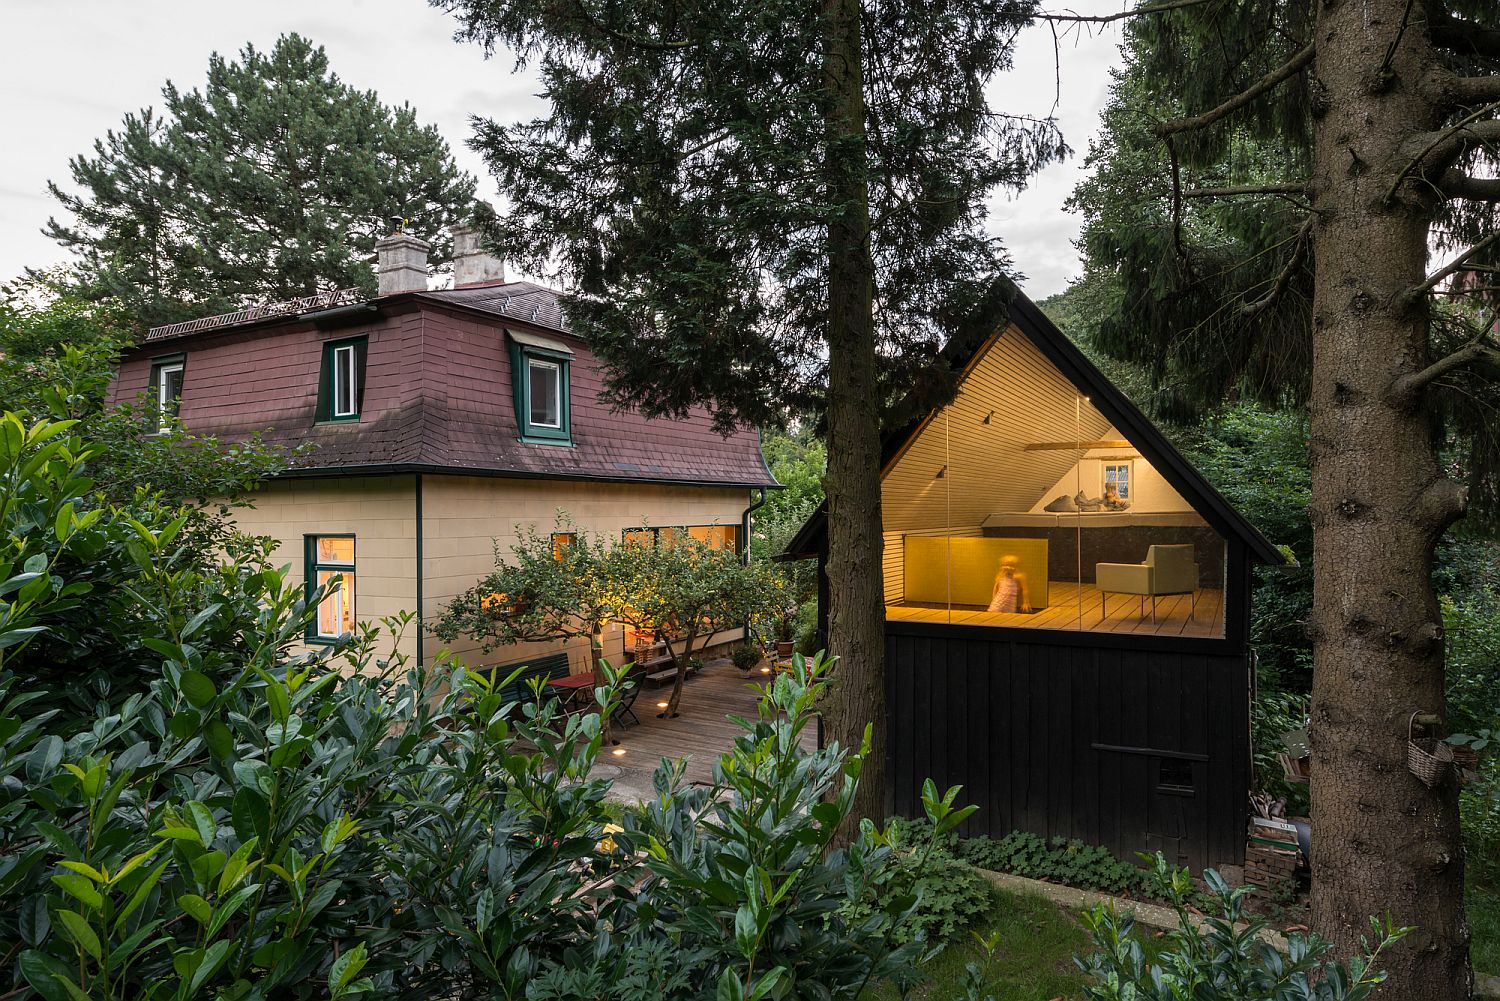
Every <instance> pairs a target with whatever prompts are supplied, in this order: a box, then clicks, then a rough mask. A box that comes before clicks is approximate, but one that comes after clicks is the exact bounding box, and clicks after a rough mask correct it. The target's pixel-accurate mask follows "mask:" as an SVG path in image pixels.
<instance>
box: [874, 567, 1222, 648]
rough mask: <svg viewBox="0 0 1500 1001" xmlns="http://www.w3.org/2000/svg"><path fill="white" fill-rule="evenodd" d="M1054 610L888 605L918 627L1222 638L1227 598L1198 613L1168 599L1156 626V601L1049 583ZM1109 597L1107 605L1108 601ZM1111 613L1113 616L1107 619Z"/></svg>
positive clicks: (1217, 596)
mask: <svg viewBox="0 0 1500 1001" xmlns="http://www.w3.org/2000/svg"><path fill="white" fill-rule="evenodd" d="M1047 587H1048V590H1049V592H1050V593H1049V597H1050V600H1051V604H1050V605H1048V606H1047V607H1046V608H1044V609H1042V610H1041V611H1039V612H1036V613H1035V614H1032V615H1016V614H1011V613H1006V612H987V611H985V610H984V609H982V608H980V607H978V606H977V605H954V606H953V607H952V608H951V609H949V608H946V607H943V606H941V605H927V604H912V605H907V604H901V605H887V606H886V607H885V617H886V618H887V619H898V620H906V621H916V622H952V623H955V624H963V625H984V626H1014V627H1016V628H1020V629H1080V628H1081V629H1087V630H1093V631H1098V632H1110V633H1147V634H1150V633H1155V634H1156V635H1158V636H1210V637H1216V636H1223V635H1224V609H1223V604H1224V602H1223V592H1222V591H1220V590H1219V589H1218V588H1207V587H1206V588H1201V589H1200V590H1199V591H1198V600H1197V603H1196V607H1195V606H1194V602H1193V600H1192V597H1191V596H1190V595H1186V594H1178V595H1168V596H1164V597H1160V598H1157V599H1156V621H1155V622H1153V621H1152V619H1151V600H1150V599H1149V598H1148V599H1146V606H1145V613H1144V614H1142V612H1141V599H1140V598H1138V597H1134V596H1132V595H1125V594H1110V595H1107V596H1101V595H1100V593H1099V590H1098V588H1096V587H1094V586H1093V585H1092V584H1075V583H1071V582H1069V581H1050V582H1048V585H1047ZM1106 597H1107V601H1105V600H1103V599H1104V598H1106ZM1105 607H1107V608H1108V611H1109V614H1108V615H1105V614H1104V608H1105Z"/></svg>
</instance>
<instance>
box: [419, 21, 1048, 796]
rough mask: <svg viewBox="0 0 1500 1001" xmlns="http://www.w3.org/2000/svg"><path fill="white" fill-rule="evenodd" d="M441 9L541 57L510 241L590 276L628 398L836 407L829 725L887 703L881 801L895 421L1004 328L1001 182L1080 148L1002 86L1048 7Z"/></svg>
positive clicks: (508, 143) (530, 56) (576, 274)
mask: <svg viewBox="0 0 1500 1001" xmlns="http://www.w3.org/2000/svg"><path fill="white" fill-rule="evenodd" d="M438 5H439V6H442V7H444V8H445V9H451V10H453V11H454V12H455V13H456V14H457V15H458V17H459V18H460V21H461V25H462V27H461V30H460V35H461V36H462V37H466V38H468V39H471V40H474V41H477V42H479V43H480V44H482V45H484V46H486V48H493V47H494V46H495V45H497V44H504V45H507V46H509V47H510V48H511V49H513V50H514V51H515V52H517V53H519V54H520V56H521V58H522V59H523V60H532V61H535V62H536V63H537V64H539V66H540V69H541V72H542V76H543V80H544V85H545V88H546V96H547V98H548V99H549V100H550V102H551V110H550V113H549V114H548V116H547V117H546V118H543V119H540V120H537V121H534V122H531V123H528V124H523V125H520V126H515V127H503V126H500V125H497V124H495V123H493V122H482V123H481V124H480V126H479V129H478V134H477V136H476V138H475V140H474V141H473V145H474V146H475V148H477V149H478V150H480V151H481V152H482V153H483V154H484V155H485V157H486V158H487V160H488V163H489V165H490V167H491V169H492V170H493V172H494V173H495V174H496V176H497V177H498V178H499V180H500V183H501V186H502V189H503V190H504V191H505V192H506V194H507V195H508V196H509V209H508V211H507V213H506V214H505V215H504V216H503V217H502V218H501V219H500V220H499V222H498V225H497V226H496V227H495V232H494V239H495V241H496V242H497V243H498V244H499V246H500V248H501V249H502V250H503V251H504V252H505V253H506V254H507V255H508V256H511V257H512V258H518V259H519V260H520V262H521V263H522V264H523V266H530V267H533V268H545V267H548V266H549V265H551V266H553V267H555V268H556V269H557V270H558V271H559V272H560V273H561V274H562V276H563V277H564V278H565V279H566V280H567V282H568V284H569V285H570V287H571V289H572V293H571V295H570V296H569V297H568V302H567V308H568V311H569V315H570V319H571V322H572V323H573V324H574V328H575V329H576V330H578V331H579V332H580V333H582V334H584V335H585V336H587V337H588V338H589V340H590V342H591V345H592V347H593V349H594V350H595V351H596V352H597V353H598V354H600V355H601V356H602V357H603V358H604V359H605V360H606V361H607V363H608V364H609V366H610V376H609V380H608V390H609V392H610V393H611V395H612V396H613V398H614V399H615V400H617V401H618V402H620V403H622V404H625V405H628V406H634V407H639V408H640V409H642V410H644V411H645V412H646V413H648V414H680V413H682V412H683V411H684V410H685V409H686V408H687V407H689V406H690V405H693V404H704V405H706V406H708V407H709V408H711V410H712V411H713V412H714V414H715V416H716V418H717V419H718V421H719V423H720V424H721V425H723V426H727V425H731V424H733V423H735V422H738V421H745V422H751V423H757V424H775V423H778V422H780V421H782V420H784V419H785V416H786V414H787V413H788V412H789V411H798V412H808V413H813V414H816V415H817V417H818V419H819V420H820V421H821V423H822V425H823V427H824V429H825V431H826V440H827V445H828V471H827V476H826V480H825V484H826V488H827V498H828V507H829V511H830V517H829V557H828V564H827V570H828V578H829V584H830V591H831V595H832V597H831V602H830V608H829V609H828V612H829V646H830V648H831V650H832V652H833V653H835V654H837V655H838V656H839V657H841V658H842V660H841V662H840V665H839V667H838V668H837V669H836V674H837V675H838V679H839V680H838V683H837V684H836V685H835V686H834V690H833V691H834V695H833V697H832V698H831V700H830V702H829V703H828V705H827V706H826V707H825V710H824V722H825V726H826V730H827V732H828V733H829V735H830V736H831V737H832V738H834V739H837V740H838V741H840V742H841V743H842V744H844V745H845V746H850V745H854V746H858V744H859V742H860V740H861V737H862V735H863V730H864V726H865V723H866V722H867V721H873V722H874V724H875V726H876V731H875V740H876V747H875V752H874V753H873V754H871V755H870V756H869V757H868V758H867V759H866V765H865V769H866V772H865V774H864V776H863V777H862V779H861V783H860V796H861V800H860V802H859V803H858V804H857V807H856V812H858V813H860V814H862V815H864V816H871V817H879V816H881V815H883V813H884V810H885V803H884V776H883V770H884V760H885V758H884V750H883V743H882V742H883V739H884V734H883V732H882V731H883V723H884V701H885V698H884V697H885V692H884V675H883V669H882V660H883V652H884V637H883V628H884V626H883V620H884V608H883V600H882V595H881V581H880V574H879V572H878V568H879V566H880V559H881V548H882V537H881V516H880V479H879V459H880V446H879V442H880V428H881V423H882V417H883V416H884V412H885V410H886V404H887V403H888V401H890V400H891V399H893V398H894V397H895V396H896V395H898V392H899V391H903V390H905V389H909V388H911V387H912V386H913V385H914V384H916V383H920V382H922V381H923V380H924V378H926V379H931V377H933V376H934V374H935V373H936V372H937V371H938V368H939V367H938V366H934V365H932V364H931V361H932V359H933V357H934V355H935V353H936V351H937V348H938V346H939V344H940V343H941V341H942V340H943V339H944V338H945V337H947V336H949V335H950V334H952V333H954V332H955V331H959V330H964V331H967V330H968V328H967V327H966V326H965V321H966V320H967V319H968V318H971V317H973V316H975V315H981V316H983V317H984V318H985V320H986V321H987V322H988V329H987V330H986V331H985V332H986V333H988V332H990V331H993V329H994V324H995V323H996V322H1003V316H1004V309H1003V307H1004V304H1005V303H1006V302H1007V301H1008V298H1009V296H1010V294H1011V290H1012V288H1013V286H1012V285H1011V284H1010V282H1009V281H1008V280H1007V279H1006V277H1005V270H1006V265H1007V261H1006V258H1005V256H1004V253H1003V250H1002V248H1001V247H1000V246H999V244H998V243H997V242H996V241H995V240H993V239H990V238H988V237H987V236H986V235H984V233H983V232H982V230H981V224H982V221H983V215H984V210H983V199H984V197H985V196H986V195H987V194H988V193H989V192H990V191H992V190H993V189H994V188H995V187H997V186H1010V187H1019V186H1020V185H1021V184H1022V183H1024V181H1025V179H1026V178H1027V177H1029V176H1030V174H1031V173H1032V172H1033V171H1034V170H1036V169H1037V167H1038V166H1040V165H1041V164H1044V163H1046V162H1048V161H1050V160H1052V159H1054V158H1056V157H1057V156H1059V155H1060V154H1061V152H1062V144H1061V139H1060V137H1059V136H1058V134H1057V132H1056V130H1055V128H1054V127H1053V125H1052V123H1051V122H1050V121H1040V122H1039V121H1032V120H1023V119H1018V118H1013V117H1009V116H1005V115H1002V114H999V113H997V112H996V111H995V110H994V109H992V108H990V107H989V106H988V104H987V102H986V99H985V96H984V92H983V88H984V84H985V82H986V81H987V80H988V79H990V77H991V76H992V75H993V74H995V73H997V72H999V71H1001V70H1004V69H1005V68H1007V67H1008V65H1009V61H1010V54H1011V44H1012V42H1013V40H1014V37H1015V34H1016V32H1017V31H1018V30H1019V29H1020V27H1021V26H1022V25H1024V24H1026V23H1027V22H1028V19H1029V17H1030V15H1031V13H1032V12H1033V9H1034V6H1033V2H1032V0H955V2H950V3H944V4H942V5H940V7H939V8H937V9H928V8H918V7H907V6H904V5H901V4H893V3H884V2H866V3H860V2H858V0H826V2H825V3H823V4H821V5H819V4H807V3H800V2H791V0H769V2H760V3H743V2H740V0H687V2H681V0H671V2H662V0H642V2H637V3H630V4H618V3H611V2H605V0H581V2H576V3H574V2H570V3H566V4H552V3H510V2H505V0H458V2H451V3H450V2H448V0H441V2H440V3H438ZM978 326H979V325H978V324H976V329H977V327H978ZM939 381H940V380H939Z"/></svg>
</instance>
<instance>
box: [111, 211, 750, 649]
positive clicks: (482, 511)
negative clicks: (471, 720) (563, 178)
mask: <svg viewBox="0 0 1500 1001" xmlns="http://www.w3.org/2000/svg"><path fill="white" fill-rule="evenodd" d="M455 236H456V240H455V250H456V254H455V271H454V286H453V287H452V288H450V289H444V290H429V289H428V288H427V277H428V269H427V262H426V255H427V245H426V244H425V243H424V242H423V241H421V240H419V239H417V238H416V237H414V236H412V235H410V234H405V233H397V234H393V235H392V236H390V237H387V238H386V239H385V240H383V241H381V243H380V244H379V245H378V247H377V250H378V255H379V270H380V292H379V295H378V296H377V297H376V298H374V299H368V300H367V299H364V298H362V297H360V296H359V295H357V294H356V293H354V292H352V291H350V292H344V293H339V292H335V293H330V294H326V295H322V296H315V297H312V298H310V299H303V300H296V301H293V302H289V303H280V304H276V305H274V306H269V307H257V308H252V309H247V310H243V311H240V312H238V313H231V314H227V315H223V316H217V317H206V318H203V319H199V320H192V321H188V322H186V323H179V324H174V325H171V326H168V327H160V328H157V329H154V330H152V331H151V332H150V333H149V334H148V335H147V336H146V337H145V338H144V339H143V341H142V342H141V344H139V345H138V346H137V347H135V348H133V349H131V350H130V351H129V352H128V353H127V354H126V355H125V357H124V358H123V360H122V363H121V365H120V368H119V373H118V375H117V377H116V379H115V382H114V384H113V386H112V388H111V396H112V399H113V400H115V401H123V400H130V399H135V398H137V397H138V396H140V395H142V394H144V395H145V398H146V400H147V402H148V404H149V405H150V406H149V407H148V410H149V411H150V412H152V413H154V414H160V415H173V416H175V417H177V418H178V419H180V421H181V422H182V424H183V425H184V426H185V427H187V428H189V429H191V430H192V431H194V432H195V433H199V434H205V435H215V436H218V437H220V438H221V439H224V440H228V441H233V440H237V439H243V438H245V437H247V436H249V435H251V434H254V433H260V434H262V435H263V437H264V438H265V440H267V441H270V442H275V443H280V444H283V445H286V446H296V445H300V444H302V443H305V442H309V443H312V444H313V445H314V446H315V447H314V448H313V449H312V450H310V451H309V452H308V453H307V454H306V455H304V456H302V457H301V458H299V459H298V460H297V462H296V464H295V465H294V467H293V468H291V469H289V470H287V471H286V472H285V473H283V474H282V475H280V476H277V477H275V478H274V479H273V480H271V481H270V482H268V483H266V484H265V485H264V486H263V487H262V489H261V490H260V492H259V493H258V494H257V495H256V498H255V506H254V507H253V508H251V509H248V510H242V511H239V512H237V513H236V515H235V517H236V520H237V522H238V524H239V526H240V527H241V528H242V529H243V530H245V531H247V532H250V533H253V534H256V535H266V536H271V537H272V538H274V539H276V540H277V544H278V545H277V550H276V556H277V558H278V560H280V561H281V562H284V563H286V564H290V566H291V568H292V572H293V574H294V575H296V576H297V577H299V578H300V579H302V580H303V581H305V582H306V584H307V586H309V587H312V586H313V585H315V584H317V583H318V582H320V581H324V580H327V579H329V578H330V577H333V576H338V577H340V578H342V580H343V581H344V587H343V588H342V590H341V591H340V592H339V593H337V594H335V595H333V596H331V597H330V598H328V599H327V600H326V601H325V602H324V604H323V606H322V607H320V609H319V614H318V617H317V621H316V622H315V624H314V627H313V629H312V630H311V631H310V634H309V637H308V639H309V642H319V641H327V640H330V639H333V638H335V637H337V636H338V635H340V634H341V633H344V632H347V631H348V630H350V629H351V628H352V627H353V625H354V623H355V622H356V621H364V620H374V619H377V618H379V617H381V616H384V615H390V614H394V613H397V612H400V611H420V618H421V619H425V620H426V621H428V622H431V621H432V620H433V619H435V618H436V616H437V615H438V614H440V611H441V609H442V608H443V606H444V605H445V604H446V603H447V602H448V601H449V600H450V599H451V598H452V597H453V596H454V595H456V594H457V593H458V592H460V591H462V590H463V589H465V588H467V587H469V586H471V585H472V584H473V583H474V582H475V581H476V580H477V579H478V578H480V577H481V576H483V575H484V574H485V573H487V572H488V571H489V569H490V568H491V566H492V564H493V547H494V544H495V542H497V541H498V543H499V545H500V546H501V547H502V549H508V547H509V546H510V544H511V543H512V542H513V541H514V539H515V534H516V529H517V526H518V525H529V526H533V527H535V528H536V529H537V530H538V531H541V532H544V533H545V532H548V531H551V530H552V528H553V526H554V522H555V519H556V516H557V512H559V511H566V512H567V513H568V514H569V515H570V516H571V518H572V519H573V520H574V521H575V522H576V523H577V525H578V526H579V527H581V528H583V529H585V530H587V531H590V532H594V533H600V534H605V535H609V536H612V537H614V538H616V539H619V538H621V537H624V536H628V535H630V534H631V533H633V532H641V531H643V530H645V531H651V532H657V531H660V530H662V529H665V528H674V529H685V530H686V531H687V532H689V533H691V534H692V535H694V536H697V537H699V538H700V539H702V540H704V541H707V542H709V543H710V544H714V545H724V546H731V547H739V546H741V545H743V544H744V542H745V540H746V538H747V536H748V524H747V521H748V514H747V509H748V508H749V507H750V505H751V503H752V500H753V499H754V497H755V496H756V495H758V494H761V492H763V491H764V490H765V489H767V488H774V487H776V486H777V484H776V481H775V479H774V478H773V477H772V476H771V474H770V472H769V471H768V470H767V468H766V465H765V461H764V459H763V457H762V455H761V450H760V441H759V435H758V433H757V432H756V431H755V430H754V429H751V428H743V429H739V430H737V431H735V432H734V433H732V434H730V435H728V436H727V437H725V436H722V435H720V434H719V433H718V432H716V431H715V430H714V428H713V427H712V422H711V420H710V418H709V416H708V414H707V413H706V412H701V411H695V412H692V413H689V414H688V415H687V416H686V417H683V418H681V419H660V418H652V419H647V418H645V417H642V416H641V415H639V414H637V413H634V412H631V411H628V410H626V411H620V410H615V409H613V408H612V407H611V405H609V404H608V403H605V402H603V401H602V400H601V399H600V392H601V390H602V388H603V375H602V372H601V368H600V364H599V362H598V361H597V360H596V359H595V357H594V356H593V354H592V353H591V352H590V351H589V347H588V344H587V343H585V342H584V341H583V340H582V339H581V338H579V337H577V336H576V335H574V334H573V333H572V332H570V331H569V329H568V324H567V322H566V318H565V316H564V315H563V312H562V309H561V307H560V301H559V296H558V294H557V293H556V292H555V291H553V290H551V289H548V288H545V287H543V286H540V285H536V284H533V283H530V282H525V281H507V280H506V278H505V275H504V269H503V266H502V265H501V263H500V262H499V261H497V260H495V259H494V258H491V257H489V256H487V255H486V254H485V252H484V251H483V249H482V248H481V247H480V245H479V241H478V239H477V234H472V233H458V234H455ZM605 642H606V651H605V652H606V656H614V657H620V656H621V655H623V653H624V651H625V649H627V646H626V645H627V643H629V642H630V638H629V637H627V636H626V635H625V633H624V631H623V627H615V628H614V629H613V630H612V632H611V633H610V634H608V635H606V637H605ZM402 646H403V648H404V649H405V651H406V652H407V653H408V654H410V655H412V656H413V657H415V658H419V659H420V658H424V657H430V656H431V655H432V654H433V653H435V652H436V644H435V641H434V640H433V638H432V637H431V636H430V635H428V634H426V633H424V632H423V631H422V630H420V629H418V630H417V631H416V632H414V633H412V634H410V635H407V636H405V637H404V638H403V639H402ZM573 647H575V648H576V649H570V650H569V653H570V654H571V662H572V668H573V670H574V671H575V672H577V671H582V670H585V669H586V667H587V664H588V656H587V649H586V641H573ZM550 649H551V651H552V652H555V651H556V650H557V649H558V645H557V644H552V645H551V647H550ZM547 650H548V648H546V647H536V648H531V647H518V648H514V649H510V650H504V649H502V650H501V651H497V652H496V653H495V654H492V655H491V656H490V657H489V658H487V659H488V660H489V661H499V660H505V661H520V660H524V659H525V658H527V657H532V656H536V655H538V654H540V653H542V652H546V651H547ZM455 652H457V653H459V654H461V655H464V654H467V655H470V656H469V657H468V658H467V659H469V660H470V662H471V663H473V662H479V661H480V660H481V658H478V657H477V656H475V653H476V652H475V651H473V650H467V649H463V648H459V649H457V650H456V651H455Z"/></svg>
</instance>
